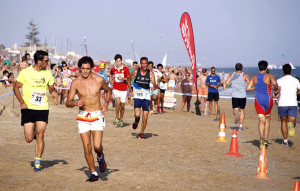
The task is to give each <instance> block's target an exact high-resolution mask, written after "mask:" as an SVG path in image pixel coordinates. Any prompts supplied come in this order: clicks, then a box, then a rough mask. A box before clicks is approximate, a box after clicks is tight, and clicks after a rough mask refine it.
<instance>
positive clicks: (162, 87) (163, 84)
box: [159, 82, 167, 90]
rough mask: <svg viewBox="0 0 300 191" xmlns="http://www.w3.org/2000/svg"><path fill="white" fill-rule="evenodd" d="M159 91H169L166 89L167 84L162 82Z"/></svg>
mask: <svg viewBox="0 0 300 191" xmlns="http://www.w3.org/2000/svg"><path fill="white" fill-rule="evenodd" d="M159 89H162V90H165V89H167V88H166V84H165V83H162V82H160V84H159Z"/></svg>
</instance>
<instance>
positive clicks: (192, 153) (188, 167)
mask: <svg viewBox="0 0 300 191" xmlns="http://www.w3.org/2000/svg"><path fill="white" fill-rule="evenodd" d="M2 94H3V93H1V94H0V95H2ZM6 99H7V101H5V100H6ZM10 100H11V98H9V96H7V98H3V99H0V103H1V104H3V105H5V106H6V109H5V110H4V111H3V114H2V115H1V116H0V190H96V189H101V190H292V188H293V184H294V180H295V179H300V152H299V150H300V149H299V148H300V146H299V145H300V141H299V138H300V132H298V131H297V130H296V134H295V136H294V137H293V138H292V142H293V146H292V147H291V148H288V147H284V146H282V145H281V144H280V142H281V139H282V135H281V131H280V122H279V121H277V114H276V112H277V108H276V107H274V108H273V111H272V115H273V119H272V121H271V131H270V139H269V141H270V142H271V145H270V146H269V148H268V149H267V165H268V171H269V173H268V175H269V177H270V178H272V181H267V180H257V179H253V178H252V177H254V176H255V175H256V169H257V166H258V159H259V154H260V150H259V148H258V137H259V136H258V130H257V117H256V114H255V110H254V104H253V103H248V104H247V106H246V121H245V125H244V126H245V127H246V130H245V131H242V132H238V138H239V142H238V143H239V151H240V153H241V154H243V157H241V158H237V157H230V156H226V155H225V153H227V152H228V151H229V147H230V140H231V134H232V129H233V128H236V126H235V125H234V123H233V116H232V110H231V101H230V100H221V101H220V105H221V110H222V111H224V112H225V114H226V125H227V127H228V129H227V130H226V139H227V140H228V142H227V143H220V142H216V139H217V137H218V131H219V130H218V128H217V127H218V122H215V121H213V119H214V118H215V116H211V117H204V116H196V115H195V114H194V113H187V112H180V111H178V107H177V109H176V110H175V111H172V110H166V113H164V114H154V115H151V116H150V119H149V122H148V126H147V129H146V137H147V139H145V140H140V139H138V138H137V134H138V132H139V129H138V130H136V131H134V130H132V129H131V125H130V124H131V123H132V122H133V109H132V107H130V106H128V107H127V108H126V111H125V118H124V122H125V127H123V128H120V127H118V128H116V127H115V126H114V125H112V121H113V119H114V111H113V108H112V107H111V106H110V111H109V113H108V115H106V124H107V126H106V128H105V130H104V141H103V146H104V153H105V156H106V160H107V163H108V170H107V172H106V173H104V174H101V175H100V178H101V180H100V181H98V182H95V183H87V182H85V179H87V178H88V176H89V169H88V167H87V164H86V161H85V158H84V156H83V148H82V143H81V140H80V137H79V134H78V131H77V122H76V121H75V117H76V114H77V108H73V109H69V108H66V107H65V106H55V105H50V118H49V125H48V127H47V130H46V134H45V143H46V148H45V152H44V155H43V162H42V166H43V168H44V169H43V171H42V172H40V173H35V172H33V167H32V161H33V159H34V147H35V145H34V143H30V144H27V143H26V142H25V140H24V135H23V129H22V127H21V126H20V116H19V109H18V108H15V109H13V108H12V104H11V101H10ZM177 101H178V104H180V103H181V98H180V97H179V96H178V97H177ZM193 102H194V100H193ZM17 106H18V104H17ZM192 110H193V111H194V108H193V107H192ZM298 125H299V124H298ZM97 170H98V167H97Z"/></svg>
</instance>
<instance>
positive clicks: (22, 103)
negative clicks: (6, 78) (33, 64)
mask: <svg viewBox="0 0 300 191" xmlns="http://www.w3.org/2000/svg"><path fill="white" fill-rule="evenodd" d="M22 86H23V84H22V83H21V82H18V81H15V83H14V87H13V90H14V93H15V95H16V97H17V99H18V101H19V102H20V108H21V109H26V108H27V105H26V103H25V101H24V100H23V98H22V96H21V93H20V88H21V87H22Z"/></svg>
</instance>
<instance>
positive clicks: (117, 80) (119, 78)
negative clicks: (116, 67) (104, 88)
mask: <svg viewBox="0 0 300 191" xmlns="http://www.w3.org/2000/svg"><path fill="white" fill-rule="evenodd" d="M122 78H124V74H115V81H116V82H124V80H122Z"/></svg>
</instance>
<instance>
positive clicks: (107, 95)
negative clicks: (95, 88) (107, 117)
mask: <svg viewBox="0 0 300 191" xmlns="http://www.w3.org/2000/svg"><path fill="white" fill-rule="evenodd" d="M101 88H103V89H104V91H105V92H106V96H105V102H104V104H103V107H102V110H101V111H102V112H103V113H104V114H106V113H107V110H108V105H109V101H110V100H111V89H110V88H109V87H108V86H107V84H106V82H105V80H104V78H103V82H102V85H101Z"/></svg>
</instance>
